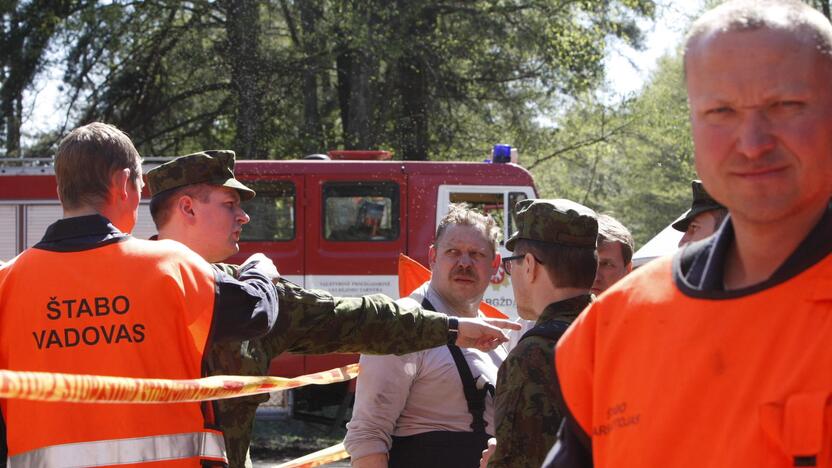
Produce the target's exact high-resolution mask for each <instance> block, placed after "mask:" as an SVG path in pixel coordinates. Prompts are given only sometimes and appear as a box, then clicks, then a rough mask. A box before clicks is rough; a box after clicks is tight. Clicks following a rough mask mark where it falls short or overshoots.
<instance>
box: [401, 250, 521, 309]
mask: <svg viewBox="0 0 832 468" xmlns="http://www.w3.org/2000/svg"><path fill="white" fill-rule="evenodd" d="M429 280H430V270H428V269H427V268H425V267H424V266H422V264H421V263H419V262H417V261H416V260H413V259H412V258H410V257H408V256H407V255H405V254H403V253H400V254H399V297H407V296H409V295H410V294H411V293H412V292H413V291H415V290H416V288H418V287H419V286H421V285H422V284H424V283H425V281H429ZM480 310H481V311H482V313H483V314H485V316H486V317H491V318H500V319H507V318H508V315H506V314H504V313H502V312H500V310H499V309H497V308H496V307H494V306H493V305H491V304H488V303H487V302H485V301H482V302H480Z"/></svg>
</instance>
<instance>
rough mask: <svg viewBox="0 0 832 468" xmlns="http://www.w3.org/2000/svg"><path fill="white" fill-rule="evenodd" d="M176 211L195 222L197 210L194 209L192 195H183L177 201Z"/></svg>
mask: <svg viewBox="0 0 832 468" xmlns="http://www.w3.org/2000/svg"><path fill="white" fill-rule="evenodd" d="M176 211H178V212H179V214H180V215H182V216H183V217H184V218H185V220H188V221H190V222H194V221H195V219H196V211H194V199H193V198H191V196H190V195H182V196H180V197H179V200H177V201H176Z"/></svg>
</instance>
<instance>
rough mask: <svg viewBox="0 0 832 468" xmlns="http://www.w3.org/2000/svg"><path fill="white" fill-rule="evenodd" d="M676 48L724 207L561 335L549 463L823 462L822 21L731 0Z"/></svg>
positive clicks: (807, 13)
mask: <svg viewBox="0 0 832 468" xmlns="http://www.w3.org/2000/svg"><path fill="white" fill-rule="evenodd" d="M684 60H685V69H686V85H687V90H688V98H689V102H690V112H691V128H692V132H693V139H694V144H695V159H696V169H697V172H698V174H699V177H700V178H701V179H702V183H703V184H704V187H705V189H706V190H707V191H708V193H710V194H711V195H712V196H713V198H714V199H716V200H717V201H718V202H720V203H722V204H723V205H724V206H726V207H727V208H728V211H729V213H730V214H729V217H728V219H727V220H726V221H725V222H724V223H723V224H722V226H721V227H720V229H719V230H718V231H717V232H716V234H714V235H713V236H712V237H709V238H707V239H703V240H701V241H698V242H693V243H691V244H688V245H686V246H684V247H683V248H682V249H681V251H680V252H678V253H677V254H675V255H674V256H673V257H672V258H663V259H659V260H656V261H653V262H652V263H650V264H648V265H646V266H644V267H642V268H641V269H640V270H639V271H637V272H635V273H633V274H632V275H629V276H628V277H626V278H624V279H623V280H621V281H620V282H619V283H618V284H616V285H615V286H613V287H612V288H611V289H609V290H607V292H606V293H605V294H604V295H602V296H601V297H600V298H599V300H598V301H597V302H595V303H594V304H593V305H592V306H591V307H589V308H588V309H587V310H586V311H584V313H583V314H582V315H581V317H579V318H578V320H577V321H576V322H575V323H574V324H573V326H572V328H570V330H569V331H567V332H566V334H565V335H564V337H563V339H561V341H560V342H559V343H558V346H557V349H556V355H555V362H556V369H557V377H558V379H557V380H558V381H557V382H556V383H553V385H558V388H559V390H560V393H561V399H562V408H563V411H564V413H565V414H566V420H565V425H564V427H563V430H562V431H561V437H560V440H559V442H558V443H557V444H556V446H555V448H554V449H553V450H552V452H550V455H549V458H548V459H547V462H546V464H545V465H544V466H548V467H586V466H598V467H616V468H619V467H625V468H626V467H659V466H663V467H674V468H679V467H697V468H700V467H729V466H731V467H739V466H743V467H752V466H753V467H783V468H785V467H792V466H830V464H832V403H830V402H832V372H830V369H832V345H830V343H832V256H831V255H830V251H832V207H830V196H832V87H831V86H830V85H829V84H830V83H831V82H832V25H830V23H829V21H828V20H827V19H826V18H825V17H824V16H823V15H822V14H821V13H820V12H818V11H815V10H814V9H812V8H810V7H809V6H807V5H806V4H804V3H802V2H799V1H787V0H780V1H771V0H768V1H767V0H757V1H729V2H726V3H724V4H722V5H720V6H718V7H717V8H715V9H713V10H712V11H710V12H708V13H706V14H705V15H704V16H703V17H702V18H700V19H699V20H698V21H697V22H696V23H694V25H693V27H692V29H691V31H690V33H689V36H688V39H687V43H686V46H685V58H684Z"/></svg>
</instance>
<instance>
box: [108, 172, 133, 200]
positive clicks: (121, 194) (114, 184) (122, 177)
mask: <svg viewBox="0 0 832 468" xmlns="http://www.w3.org/2000/svg"><path fill="white" fill-rule="evenodd" d="M130 183H131V179H130V169H128V168H124V169H119V170H117V171H114V172H113V173H112V175H110V195H111V196H112V197H113V201H117V200H121V201H124V200H127V197H128V196H129V193H130V192H129V189H130V185H129V184H130Z"/></svg>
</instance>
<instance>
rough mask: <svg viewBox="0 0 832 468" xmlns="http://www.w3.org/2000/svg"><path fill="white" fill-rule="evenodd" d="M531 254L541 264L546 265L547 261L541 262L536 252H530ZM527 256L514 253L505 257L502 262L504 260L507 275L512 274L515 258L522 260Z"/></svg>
mask: <svg viewBox="0 0 832 468" xmlns="http://www.w3.org/2000/svg"><path fill="white" fill-rule="evenodd" d="M529 255H531V256H532V258H533V259H534V261H535V262H537V263H539V264H541V265H545V263H543V262H541V261H540V260H539V259H538V258H537V257H535V256H534V254H529ZM525 257H526V254H521V255H512V256H511V257H506V258H504V259H503V260H502V262H503V271H505V272H506V274H507V275H509V276H511V265H512V263H511V262H513V261H514V260H521V259H523V258H525Z"/></svg>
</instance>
